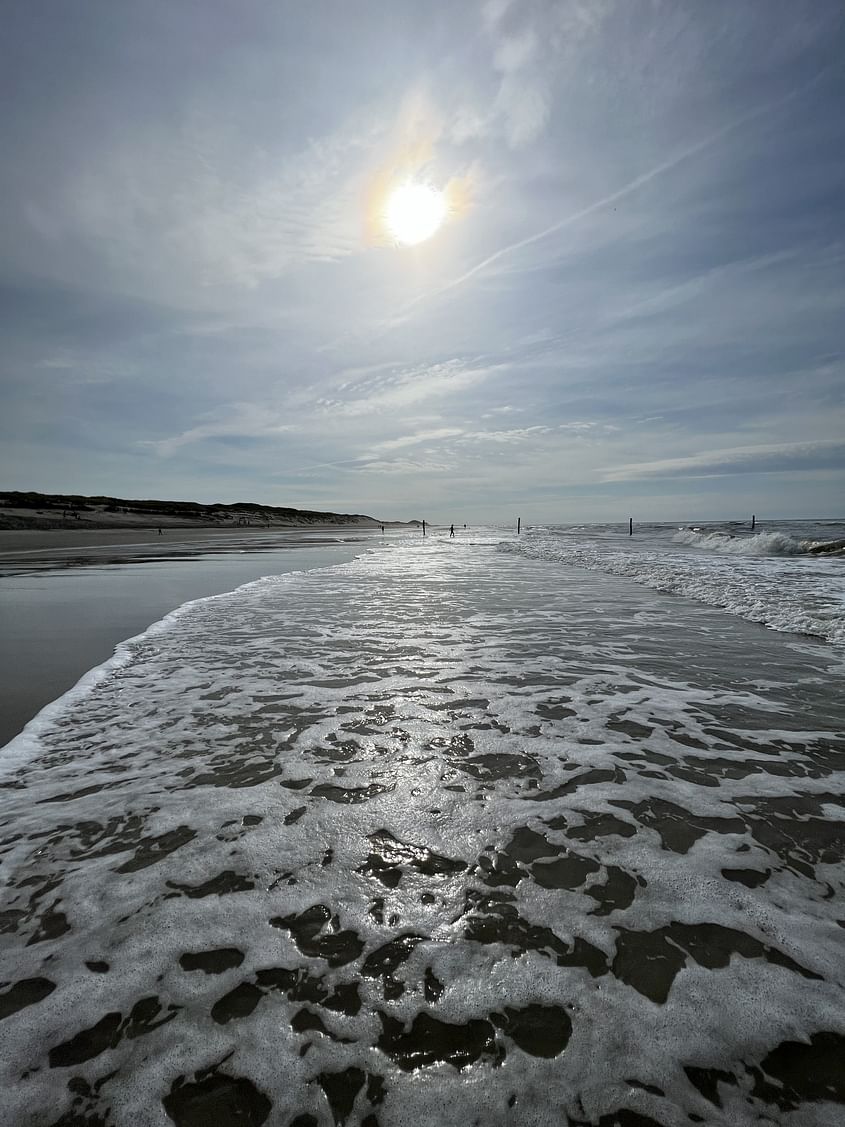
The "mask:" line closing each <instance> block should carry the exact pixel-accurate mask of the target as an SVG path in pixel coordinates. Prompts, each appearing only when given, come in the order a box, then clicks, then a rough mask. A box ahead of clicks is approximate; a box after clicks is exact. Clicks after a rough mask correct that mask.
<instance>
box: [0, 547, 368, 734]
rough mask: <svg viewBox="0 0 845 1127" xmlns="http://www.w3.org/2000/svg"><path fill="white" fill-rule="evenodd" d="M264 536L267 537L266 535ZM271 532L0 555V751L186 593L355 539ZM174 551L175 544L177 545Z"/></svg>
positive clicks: (276, 569) (290, 564) (233, 582)
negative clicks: (213, 544)
mask: <svg viewBox="0 0 845 1127" xmlns="http://www.w3.org/2000/svg"><path fill="white" fill-rule="evenodd" d="M268 539H269V538H268ZM335 539H336V538H334V537H330V536H328V535H324V536H323V537H322V538H319V537H317V536H316V535H315V534H311V536H310V537H307V536H298V537H296V538H294V537H293V536H291V535H288V536H287V537H282V536H276V537H275V547H274V548H272V549H270V548H268V547H267V545H266V544H265V543H264V542H263V541H262V542H260V543H259V542H257V541H255V540H253V541H241V542H240V543H241V546H240V547H238V546H237V545H236V544H234V543H233V544H231V545H228V546H227V550H226V551H222V550H216V551H213V552H212V551H209V550H208V548H207V546H206V545H199V546H197V547H196V548H195V549H194V550H193V552H191V554H184V555H181V556H180V555H178V553H177V552H176V551H175V550H174V546H173V545H172V544H168V545H167V548H168V553H167V554H166V555H155V553H154V552H153V551H151V549H150V546H149V545H146V546H139V547H138V548H137V549H136V546H135V545H126V546H122V547H121V546H118V548H115V547H114V546H113V545H112V546H108V547H106V548H103V549H100V550H99V551H95V550H94V549H91V548H88V549H85V552H84V553H80V552H79V551H78V550H76V549H69V550H61V551H53V552H43V553H41V552H38V553H35V552H26V553H20V554H19V555H18V556H17V557H7V559H6V560H5V561H0V685H2V686H3V699H2V705H0V748H1V747H2V746H3V745H4V744H5V743H7V742H8V741H9V740H10V739H11V738H12V737H13V736H15V735H17V733H18V732H19V731H20V730H21V729H22V728H23V726H24V725H25V724H26V723H27V721H29V720H31V719H32V717H33V716H35V714H36V713H37V712H38V711H39V710H40V709H41V708H43V707H44V705H46V704H49V703H50V701H53V700H55V699H56V698H57V697H59V696H61V695H62V694H63V693H65V692H67V690H68V689H70V688H71V687H72V686H73V685H75V684H76V682H77V681H78V680H79V678H80V677H81V676H82V675H83V674H84V673H86V672H87V671H88V670H89V669H92V668H94V666H97V665H100V664H101V663H102V662H104V661H106V660H107V659H108V658H109V657H110V656H111V655H112V654H113V653H114V648H115V646H116V645H117V644H118V643H119V642H122V641H124V640H125V639H126V638H131V637H133V636H134V635H136V634H140V633H141V632H142V631H143V630H146V628H147V627H148V626H149V624H150V623H151V622H155V621H157V620H158V619H160V618H161V617H162V616H163V615H165V614H167V613H168V612H169V611H172V610H175V609H176V608H177V607H179V606H181V605H182V604H183V603H184V602H186V601H187V600H189V599H198V598H202V597H204V596H207V595H217V594H220V593H222V592H225V591H231V590H232V589H233V588H234V587H237V586H239V585H240V584H243V583H248V582H250V581H251V580H255V579H258V578H260V577H261V576H263V575H276V574H281V573H283V572H288V571H299V570H302V569H306V568H313V567H320V566H323V565H325V564H331V563H340V562H342V561H344V560H347V559H353V558H354V557H355V556H356V555H357V554H358V552H360V551H362V550H363V549H362V541H363V538H361V539H360V540H359V541H358V542H357V543H351V542H350V543H337V542H334V541H335ZM182 550H184V548H183V549H182Z"/></svg>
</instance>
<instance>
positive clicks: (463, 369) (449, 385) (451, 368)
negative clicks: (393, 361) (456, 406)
mask: <svg viewBox="0 0 845 1127" xmlns="http://www.w3.org/2000/svg"><path fill="white" fill-rule="evenodd" d="M506 367H507V365H505V364H496V365H481V364H478V365H476V364H473V363H472V362H468V361H465V360H461V359H453V360H445V361H441V362H439V363H434V364H420V365H418V366H416V367H413V368H402V369H400V370H399V371H396V370H393V371H390V372H387V373H385V374H379V373H378V372H375V374H373V375H370V376H368V377H366V378H365V379H363V380H359V381H357V382H355V381H350V382H344V383H343V384H341V385H340V386H339V387H337V388H336V389H335V394H334V395H333V396H326V397H323V398H321V399H319V400H318V402H317V406H318V408H320V409H321V410H322V411H323V412H324V413H326V414H331V415H338V416H354V415H368V414H371V413H377V414H383V413H384V412H386V411H393V410H404V409H406V408H408V407H412V406H417V405H418V404H420V403H423V402H426V401H429V400H433V401H436V400H438V399H442V398H444V397H445V396H453V395H456V394H458V393H459V392H462V391H466V390H467V389H468V388H470V387H474V386H476V385H478V384H481V383H483V382H484V381H485V380H486V379H488V377H489V376H490V375H491V374H492V373H493V372H496V371H503V370H505V368H506ZM341 393H342V394H341Z"/></svg>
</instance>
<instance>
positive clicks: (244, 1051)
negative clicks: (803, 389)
mask: <svg viewBox="0 0 845 1127" xmlns="http://www.w3.org/2000/svg"><path fill="white" fill-rule="evenodd" d="M843 540H845V524H843V523H835V522H797V523H787V522H781V523H778V524H769V523H766V525H765V526H762V527H760V528H758V529H756V530H755V531H754V533H751V532H750V530H749V529H748V526H747V525H746V526H741V525H716V524H713V525H705V526H700V527H698V528H696V529H690V528H683V529H679V528H678V527H677V526H668V525H635V526H634V535H633V536H631V537H629V536H628V535H627V528H624V529H622V528H620V526H610V525H608V526H584V527H580V528H574V527H548V528H540V527H535V528H530V529H527V530H525V531H524V532H523V534H522V535H521V536H519V537H518V538H517V537H516V536H515V534H514V530H512V529H511V530H501V529H499V530H497V529H470V530H468V531H465V530H464V529H463V528H459V529H458V530H457V532H456V536H455V538H454V539H450V538H449V536H448V531H446V532H444V531H443V530H442V529H435V530H432V533H431V534H430V535H429V536H427V537H425V538H423V537H422V536H421V535H420V533H419V532H415V533H410V532H408V533H395V534H392V535H388V536H385V537H384V538H383V540H380V541H378V542H373V543H369V544H367V545H366V546H364V547H363V548H362V551H361V554H360V555H358V556H357V558H355V559H352V560H348V561H346V562H343V563H339V564H337V565H335V566H330V567H323V568H320V569H313V570H303V571H299V572H292V573H287V574H283V575H268V576H266V577H264V578H261V579H258V580H257V581H255V582H251V583H247V584H246V585H244V586H241V587H239V588H238V589H236V590H234V591H231V592H227V593H224V594H219V595H216V596H213V597H209V598H203V599H199V600H195V601H192V602H188V603H186V604H184V605H183V606H181V607H180V608H179V609H178V610H176V611H175V612H174V613H172V614H169V615H167V616H166V617H165V618H164V619H162V620H161V621H159V622H157V623H155V624H154V625H152V626H150V627H149V628H148V629H147V630H145V631H144V632H143V633H141V634H139V635H138V636H137V637H134V638H132V639H131V640H129V641H127V642H125V643H123V644H122V645H120V646H119V647H118V649H117V651H116V653H115V655H114V657H113V658H111V659H110V660H109V661H107V662H106V663H105V664H104V665H101V666H100V667H98V668H97V669H95V670H92V671H91V672H90V673H88V674H87V675H86V676H85V677H84V678H83V679H82V681H81V682H80V684H79V685H78V686H77V687H76V688H75V689H73V690H71V691H70V692H69V693H68V694H66V695H65V696H64V697H62V698H61V699H60V700H59V701H57V702H55V703H53V704H51V705H49V706H48V707H47V708H46V709H44V710H43V711H42V712H41V714H40V715H39V716H38V717H37V718H36V719H35V720H34V721H32V722H31V723H30V724H29V725H28V727H27V729H26V730H25V731H24V732H23V734H22V735H20V736H19V737H17V738H16V739H15V740H13V741H12V742H11V743H10V744H9V745H8V746H7V747H6V748H5V749H3V750H2V751H0V866H1V867H2V879H3V885H2V887H3V898H2V899H3V902H2V905H0V968H2V969H0V1119H1V1120H2V1122H3V1123H4V1124H11V1125H14V1127H18V1125H26V1127H42V1125H43V1127H48V1125H49V1127H59V1125H65V1127H71V1125H81V1124H86V1125H88V1127H106V1125H109V1127H112V1125H113V1127H145V1125H153V1124H156V1125H164V1124H168V1123H176V1124H177V1125H179V1127H196V1125H200V1124H201V1125H214V1127H227V1125H229V1124H246V1125H259V1124H263V1123H267V1124H268V1125H279V1127H323V1125H326V1127H330V1125H333V1124H334V1125H341V1124H349V1125H350V1127H353V1125H361V1127H377V1125H378V1127H404V1125H405V1124H414V1125H415V1127H419V1125H420V1124H426V1125H428V1124H431V1125H436V1127H439V1125H441V1124H443V1125H446V1124H465V1125H470V1124H475V1125H479V1127H497V1125H500V1124H502V1125H504V1124H508V1125H511V1124H518V1125H520V1127H522V1125H525V1127H534V1125H536V1127H541V1125H542V1127H546V1125H552V1124H554V1125H556V1127H559V1125H567V1124H568V1125H571V1127H586V1125H591V1127H653V1125H659V1127H680V1125H682V1124H683V1125H685V1127H686V1125H687V1124H690V1123H698V1124H707V1125H714V1127H715V1125H717V1124H718V1125H722V1127H723V1125H730V1127H734V1125H736V1127H745V1125H748V1127H750V1125H752V1124H754V1125H761V1124H776V1125H783V1127H822V1125H825V1127H833V1125H835V1124H839V1123H841V1122H842V1114H843V1111H842V1104H843V1102H845V1070H844V1069H843V1067H842V1062H843V1059H845V990H843V986H845V981H844V980H845V960H843V948H845V944H843V938H845V937H843V928H845V907H843V900H842V894H843V886H845V866H843V851H844V850H845V800H843V788H842V781H843V766H845V734H843V733H845V692H843V684H844V683H845V681H844V680H843V673H845V558H843V552H842V545H839V546H838V547H837V546H836V545H837V544H838V542H839V541H843ZM819 546H822V549H823V550H822V551H821V552H817V551H816V549H817V548H818V547H819Z"/></svg>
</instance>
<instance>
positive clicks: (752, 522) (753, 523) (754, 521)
mask: <svg viewBox="0 0 845 1127" xmlns="http://www.w3.org/2000/svg"><path fill="white" fill-rule="evenodd" d="M756 523H757V518H756V516H755V515H754V513H752V514H751V531H752V532H753V531H754V525H755V524H756Z"/></svg>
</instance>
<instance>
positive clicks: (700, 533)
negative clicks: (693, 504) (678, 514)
mask: <svg viewBox="0 0 845 1127" xmlns="http://www.w3.org/2000/svg"><path fill="white" fill-rule="evenodd" d="M672 539H673V540H674V541H675V543H676V544H688V545H690V547H693V548H704V549H706V550H707V551H710V552H723V553H724V554H725V555H729V556H800V555H803V554H804V552H805V551H806V547H805V545H804V543H802V542H801V541H799V540H793V538H792V537H791V536H786V535H785V534H784V533H783V532H758V533H757V535H756V536H732V535H731V534H730V533H727V532H706V531H704V530H701V529H695V528H680V529H678V531H677V532H676V533H675V535H674V536H673V537H672Z"/></svg>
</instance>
